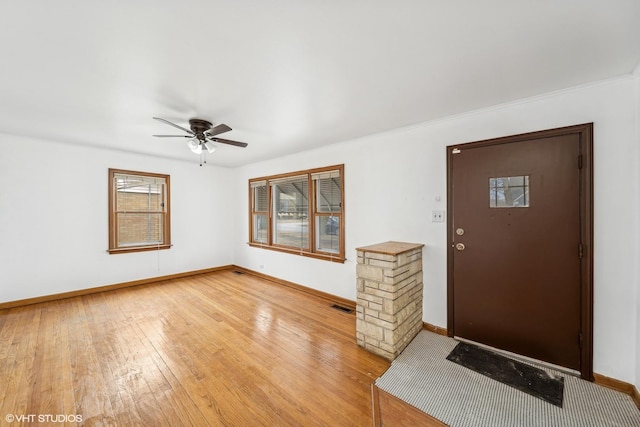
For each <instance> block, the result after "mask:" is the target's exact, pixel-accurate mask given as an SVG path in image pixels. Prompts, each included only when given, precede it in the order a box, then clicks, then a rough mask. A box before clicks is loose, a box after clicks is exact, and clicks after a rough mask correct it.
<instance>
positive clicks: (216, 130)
mask: <svg viewBox="0 0 640 427" xmlns="http://www.w3.org/2000/svg"><path fill="white" fill-rule="evenodd" d="M230 130H231V128H230V127H229V126H227V125H225V124H223V123H221V124H219V125H215V126H214V127H212V128H211V129H209V130H208V131H205V132H204V133H205V134H206V135H207V136H215V135H219V134H221V133H225V132H229V131H230Z"/></svg>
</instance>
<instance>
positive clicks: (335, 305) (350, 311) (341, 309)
mask: <svg viewBox="0 0 640 427" xmlns="http://www.w3.org/2000/svg"><path fill="white" fill-rule="evenodd" d="M331 308H335V309H336V310H340V311H344V312H345V313H353V309H352V308H349V307H343V306H341V305H338V304H333V305H332V306H331Z"/></svg>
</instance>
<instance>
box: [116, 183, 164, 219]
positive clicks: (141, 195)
mask: <svg viewBox="0 0 640 427" xmlns="http://www.w3.org/2000/svg"><path fill="white" fill-rule="evenodd" d="M115 180H116V211H119V212H131V211H143V212H148V211H153V212H162V211H164V184H165V183H164V179H162V178H154V177H144V176H133V175H120V174H116V175H115Z"/></svg>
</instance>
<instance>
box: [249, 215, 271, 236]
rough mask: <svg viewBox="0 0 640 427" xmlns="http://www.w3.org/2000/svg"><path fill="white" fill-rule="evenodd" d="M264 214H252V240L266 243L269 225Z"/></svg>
mask: <svg viewBox="0 0 640 427" xmlns="http://www.w3.org/2000/svg"><path fill="white" fill-rule="evenodd" d="M267 221H268V219H267V216H266V215H259V214H258V215H253V241H254V242H258V243H267V241H268V240H267V238H268V234H267V233H268V232H269V227H268V223H267Z"/></svg>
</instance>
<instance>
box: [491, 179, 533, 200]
mask: <svg viewBox="0 0 640 427" xmlns="http://www.w3.org/2000/svg"><path fill="white" fill-rule="evenodd" d="M529 203H530V199H529V176H528V175H526V176H509V177H502V178H489V207H492V208H526V207H529Z"/></svg>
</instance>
